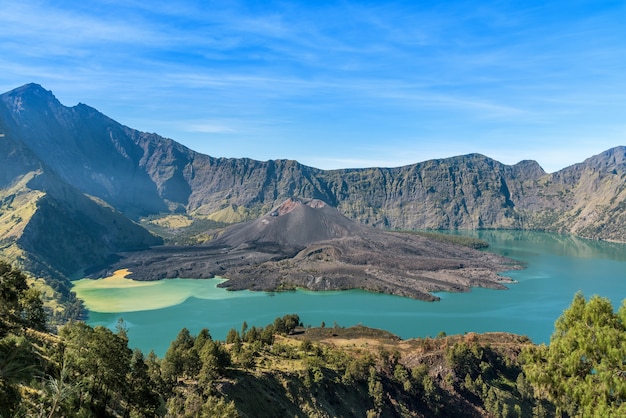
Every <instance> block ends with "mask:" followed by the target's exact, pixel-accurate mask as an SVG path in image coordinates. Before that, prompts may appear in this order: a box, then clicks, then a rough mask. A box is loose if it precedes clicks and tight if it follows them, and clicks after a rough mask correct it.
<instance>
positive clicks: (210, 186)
mask: <svg viewBox="0 0 626 418" xmlns="http://www.w3.org/2000/svg"><path fill="white" fill-rule="evenodd" d="M0 131H1V132H0V133H2V134H4V136H3V137H0V152H1V155H0V158H2V161H3V164H2V166H1V167H0V180H2V183H1V184H0V188H1V190H2V193H3V194H4V195H6V196H5V197H4V198H3V199H4V200H3V202H5V206H3V209H2V213H1V214H0V216H2V217H3V218H5V219H9V218H10V217H11V216H14V220H15V219H18V217H19V216H18V215H16V213H14V212H13V210H14V209H9V208H8V206H6V202H8V201H9V200H10V199H15V197H8V195H11V196H13V195H16V196H17V195H20V196H26V195H27V194H28V193H30V192H32V193H45V194H46V195H49V194H50V193H51V192H50V191H49V189H50V188H51V186H50V184H56V185H57V186H56V187H57V189H58V190H59V191H61V190H65V191H64V192H62V193H61V192H59V194H58V198H59V199H60V201H61V202H65V203H67V201H66V200H64V199H65V198H69V196H70V195H72V196H75V195H76V194H80V195H82V196H87V199H88V200H89V201H90V202H92V203H90V205H92V204H95V205H97V206H98V207H100V208H103V207H108V210H109V211H112V213H115V214H116V215H115V216H116V217H119V219H117V218H116V221H115V222H118V224H119V222H122V223H124V224H125V225H126V226H125V227H124V230H126V231H127V232H126V233H124V234H120V235H119V237H118V238H119V239H118V238H116V239H112V238H111V237H109V236H106V235H105V236H101V237H100V238H98V239H100V240H103V243H104V244H106V245H100V244H98V245H97V246H98V247H102V248H106V249H107V251H109V250H116V249H119V248H125V247H135V246H138V247H142V246H147V245H151V244H152V243H154V242H158V239H154V238H151V237H150V236H149V235H148V234H146V233H145V231H144V232H141V231H143V229H141V228H140V227H139V226H137V225H136V224H135V223H134V222H132V221H130V220H133V221H135V222H137V221H139V220H141V219H144V217H151V218H153V219H154V218H159V217H164V216H168V215H172V214H179V215H184V216H186V217H188V218H189V219H190V220H191V222H193V221H194V220H201V219H211V220H215V221H220V222H227V223H233V222H239V221H243V220H249V219H255V218H257V217H259V216H261V215H262V214H264V213H266V212H268V211H270V210H271V209H272V208H274V207H276V206H278V205H279V204H280V203H281V202H283V201H284V200H286V199H288V198H290V197H293V196H298V197H300V198H305V199H319V200H321V201H324V202H326V203H327V204H329V205H331V206H334V207H336V208H337V209H338V210H339V211H340V212H341V213H342V214H343V215H345V216H347V217H348V218H350V219H354V220H357V221H359V222H361V223H363V224H369V225H374V226H378V227H381V228H387V229H402V230H410V229H426V228H430V229H476V228H514V229H535V230H546V231H555V232H563V233H574V234H577V235H580V236H583V237H587V238H592V239H607V240H615V241H622V242H626V181H625V180H626V164H625V161H626V147H623V146H620V147H616V148H613V149H610V150H607V151H605V152H603V153H601V154H599V155H596V156H593V157H590V158H589V159H587V160H585V161H583V162H581V163H579V164H575V165H573V166H570V167H567V168H565V169H563V170H560V171H558V172H556V173H551V174H550V173H546V172H545V171H544V170H543V169H542V168H541V167H540V166H539V165H538V164H537V163H536V162H534V161H522V162H520V163H518V164H515V165H505V164H502V163H500V162H498V161H495V160H493V159H491V158H488V157H486V156H483V155H480V154H469V155H463V156H457V157H451V158H445V159H437V160H429V161H424V162H420V163H416V164H412V165H408V166H404V167H395V168H365V169H344V170H320V169H316V168H312V167H308V166H305V165H302V164H300V163H298V162H296V161H291V160H270V161H255V160H251V159H246V158H243V159H235V158H214V157H210V156H207V155H203V154H200V153H197V152H195V151H193V150H190V149H189V148H187V147H185V146H183V145H181V144H179V143H177V142H175V141H173V140H171V139H167V138H163V137H161V136H159V135H157V134H151V133H144V132H139V131H136V130H134V129H131V128H129V127H126V126H123V125H121V124H119V123H118V122H116V121H114V120H112V119H110V118H108V117H107V116H105V115H103V114H101V113H100V112H98V111H97V110H95V109H93V108H91V107H89V106H87V105H84V104H79V105H76V106H74V107H66V106H63V105H62V104H61V103H60V102H59V101H58V100H57V99H56V98H55V97H54V95H53V94H52V93H51V92H49V91H47V90H45V89H44V88H43V87H41V86H39V85H37V84H28V85H25V86H22V87H20V88H17V89H15V90H12V91H10V92H7V93H4V94H2V95H0ZM38 170H43V171H42V172H43V173H44V174H45V176H44V177H45V178H47V179H54V180H48V183H46V182H44V183H42V184H41V185H40V186H38V188H34V187H33V188H32V189H31V188H28V187H26V186H28V184H33V183H28V182H25V181H24V179H25V178H26V177H28V176H31V177H32V178H39V177H41V176H40V175H39V174H34V173H39V171H38ZM60 184H63V186H60ZM18 186H19V187H18ZM15 187H18V189H19V190H16V189H15ZM24 187H26V188H24ZM20 188H21V189H20ZM11 190H13V191H12V192H9V191H11ZM67 190H72V192H71V193H70V192H68V191H67ZM27 192H28V193H27ZM16 193H17V194H16ZM20 193H21V194H20ZM33 199H34V198H33ZM72 199H74V200H72ZM76 199H78V198H69V200H70V201H74V202H76V201H77V200H76ZM79 200H82V198H80V199H79ZM14 201H15V200H14ZM34 201H35V200H28V199H26V200H24V202H30V203H31V204H32V202H34ZM16 202H17V201H16ZM107 205H108V206H107ZM35 206H36V205H35ZM53 207H57V206H54V205H53ZM96 212H97V211H82V210H81V212H80V213H91V215H89V216H90V217H91V216H94V217H99V216H100V215H97V214H96ZM42 213H43V212H42ZM54 213H55V212H48V214H47V215H46V216H45V218H46V219H45V220H44V221H42V222H41V223H40V224H39V225H47V224H48V223H50V222H51V220H50V219H51V218H50V217H54V216H57V217H58V216H59V214H60V213H62V212H56V214H54ZM107 213H108V212H107ZM38 216H44V215H38ZM62 217H63V218H64V219H65V221H66V222H71V223H72V225H73V228H78V229H77V230H82V231H87V232H85V234H82V236H87V235H90V234H93V233H94V232H95V231H96V230H98V229H97V228H96V229H90V228H86V229H85V228H84V227H83V226H82V225H83V224H84V222H83V221H84V220H81V219H80V218H72V217H71V216H67V215H63V216H62ZM122 218H124V219H125V220H124V221H122ZM29 219H30V218H28V219H26V218H24V217H23V216H22V217H21V221H22V224H20V225H21V226H20V227H19V228H17V229H16V228H14V227H12V228H13V229H11V230H12V231H13V232H12V233H8V232H5V233H3V234H4V235H2V234H0V235H2V236H4V240H5V241H4V242H5V244H6V245H8V244H11V243H13V244H14V243H15V242H17V238H16V237H17V235H15V231H18V230H21V231H22V232H21V234H22V235H20V237H22V236H23V235H24V233H27V234H26V235H28V236H24V237H23V238H19V239H22V242H31V243H34V242H38V241H39V240H40V236H41V234H43V233H44V232H42V231H40V232H38V233H37V234H35V233H34V231H38V229H37V228H34V226H33V225H35V223H33V224H32V225H31V226H29V225H30V221H29ZM98 222H101V221H97V222H96V223H98ZM106 222H109V221H106ZM9 223H10V222H9ZM77 225H78V226H77ZM107 225H108V224H107ZM22 227H23V228H22ZM20 228H22V229H20ZM81 228H82V229H81ZM127 228H130V229H127ZM105 229H107V228H105ZM7 230H8V228H7ZM131 230H132V231H138V232H136V233H135V232H128V231H131ZM24 231H25V232H24ZM59 231H61V230H59ZM88 231H90V232H88ZM46 233H47V232H46ZM11 234H13V235H11ZM18 235H19V234H18ZM97 235H100V233H97ZM124 236H127V237H130V236H134V237H143V238H142V239H139V240H138V241H137V242H136V243H135V244H141V245H127V244H126V243H124V242H123V241H124V239H125V238H123V237H124ZM57 239H61V237H57ZM96 241H97V240H96ZM112 243H116V244H115V245H113V244H112ZM118 244H119V245H118ZM51 245H52V244H51ZM94 245H95V244H94ZM94 245H91V244H90V245H85V246H77V245H74V244H68V246H67V248H68V251H71V252H74V253H76V252H79V251H85V250H86V249H93V248H94ZM61 247H63V246H61ZM35 250H36V249H34V248H33V249H31V250H29V251H35ZM36 251H37V252H40V251H41V249H39V250H36ZM50 257H52V258H54V260H52V259H49V260H48V261H47V263H49V264H50V265H53V266H56V264H57V263H58V260H56V257H57V255H55V256H52V255H51V256H50ZM99 258H102V257H99ZM91 261H93V260H90V261H89V263H90V262H91ZM69 264H71V266H73V267H74V268H75V270H76V271H77V270H80V269H81V268H85V267H88V266H89V265H88V260H75V261H74V262H72V263H68V266H65V267H64V268H63V269H62V270H63V271H69V269H70V265H69Z"/></svg>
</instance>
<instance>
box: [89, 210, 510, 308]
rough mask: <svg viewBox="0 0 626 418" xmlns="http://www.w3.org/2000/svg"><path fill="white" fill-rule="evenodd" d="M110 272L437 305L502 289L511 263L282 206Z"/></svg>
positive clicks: (127, 258) (139, 255)
mask: <svg viewBox="0 0 626 418" xmlns="http://www.w3.org/2000/svg"><path fill="white" fill-rule="evenodd" d="M123 256H124V257H123V258H122V259H121V260H120V261H119V262H117V263H115V264H114V265H112V266H111V267H110V269H109V270H108V271H100V272H98V273H97V274H96V276H102V275H108V274H109V273H110V272H111V271H114V270H118V269H129V270H130V271H131V272H132V274H131V275H130V277H131V278H133V279H138V280H156V279H161V278H166V277H170V278H171V277H184V278H211V277H214V276H223V277H226V278H228V279H229V280H228V281H227V282H225V283H222V284H221V286H224V287H227V288H229V289H232V290H241V289H251V290H265V291H274V290H286V289H294V288H296V287H304V288H307V289H311V290H338V289H355V288H360V289H366V290H371V291H376V292H383V293H390V294H395V295H401V296H408V297H412V298H416V299H423V300H436V299H437V298H436V297H435V296H433V295H432V294H431V292H437V291H456V292H459V291H461V292H462V291H468V290H469V289H470V287H488V288H494V289H504V288H505V287H504V285H503V283H507V282H510V280H509V279H507V278H505V277H502V276H499V275H498V272H502V271H504V270H511V269H515V268H519V266H518V265H516V264H515V262H513V260H510V259H507V258H505V257H500V256H497V255H495V254H491V253H486V252H481V251H477V250H474V249H471V248H468V247H463V246H460V245H456V244H451V243H449V242H441V241H437V240H433V239H432V238H426V237H423V236H420V235H414V234H407V233H399V232H386V231H383V230H381V229H379V228H375V227H372V226H367V225H362V224H359V223H358V222H356V221H353V220H350V219H348V218H346V217H345V216H343V215H342V214H340V213H339V212H338V211H337V210H336V209H335V208H332V207H330V206H328V205H327V204H325V203H324V202H322V201H321V200H317V199H306V200H302V199H294V198H292V199H288V200H286V201H285V202H283V203H282V204H281V205H280V206H278V207H277V208H275V209H273V210H272V211H270V212H269V213H267V214H266V215H264V216H262V217H261V218H259V219H256V220H252V221H248V222H243V223H240V224H236V225H233V226H231V227H229V228H226V229H225V230H224V231H222V232H221V233H220V234H219V236H218V237H216V238H215V239H213V240H211V241H209V242H208V243H207V244H205V245H201V246H188V247H156V248H153V249H150V250H145V251H134V252H130V253H124V254H123Z"/></svg>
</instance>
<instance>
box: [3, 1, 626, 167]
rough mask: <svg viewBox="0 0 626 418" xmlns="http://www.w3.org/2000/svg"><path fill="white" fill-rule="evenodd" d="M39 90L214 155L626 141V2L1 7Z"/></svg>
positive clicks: (531, 150)
mask: <svg viewBox="0 0 626 418" xmlns="http://www.w3.org/2000/svg"><path fill="white" fill-rule="evenodd" d="M0 10H2V12H1V13H0V90H1V91H2V92H5V91H8V90H11V89H13V88H15V87H18V86H20V85H22V84H26V83H29V82H36V83H39V84H41V85H42V86H44V87H45V88H46V89H49V90H52V91H53V93H54V94H55V95H56V97H57V98H58V99H59V100H60V101H61V102H62V103H63V104H65V105H67V106H73V105H75V104H77V103H79V102H82V103H86V104H88V105H90V106H93V107H95V108H96V109H98V110H100V111H101V112H103V113H104V114H106V115H108V116H110V117H112V118H113V119H115V120H117V121H119V122H121V123H123V124H125V125H128V126H130V127H132V128H136V129H139V130H142V131H148V132H156V133H159V134H161V135H163V136H166V137H169V138H172V139H174V140H176V141H178V142H181V143H183V144H185V145H186V146H188V147H190V148H192V149H194V150H196V151H199V152H202V153H205V154H209V155H212V156H215V157H250V158H254V159H258V160H268V159H277V158H288V159H295V160H298V161H300V162H302V163H304V164H307V165H310V166H314V167H319V168H324V169H333V168H347V167H370V166H385V167H391V166H401V165H406V164H411V163H415V162H420V161H424V160H428V159H431V158H442V157H451V156H455V155H461V154H467V153H472V152H478V153H482V154H485V155H487V156H489V157H492V158H495V159H497V160H499V161H502V162H504V163H507V164H514V163H516V162H518V161H520V160H523V159H534V160H536V161H538V162H539V163H540V164H541V165H542V167H544V169H546V170H547V171H550V172H552V171H556V170H559V169H561V168H563V167H565V166H568V165H570V164H573V163H576V162H580V161H582V160H583V159H585V158H587V157H589V156H591V155H594V154H597V153H599V152H601V151H604V150H606V149H608V148H611V147H613V146H617V145H623V144H626V24H624V22H626V2H625V1H602V0H598V1H576V0H570V1H552V2H550V1H547V2H546V1H537V2H535V1H488V0H486V1H481V2H475V1H396V2H394V1H350V0H346V1H323V0H320V1H280V2H279V1H276V2H274V1H248V2H245V1H241V2H238V1H230V0H229V1H192V0H185V1H149V2H148V1H134V0H124V1H116V0H110V1H90V0H83V1H80V2H76V1H33V0H20V1H19V2H18V1H6V0H0Z"/></svg>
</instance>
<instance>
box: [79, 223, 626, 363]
mask: <svg viewBox="0 0 626 418" xmlns="http://www.w3.org/2000/svg"><path fill="white" fill-rule="evenodd" d="M463 234H465V235H470V236H474V237H477V238H481V239H484V240H485V241H488V242H489V244H490V248H489V251H493V252H496V253H498V254H502V255H505V256H508V257H511V258H513V259H516V260H519V261H521V262H523V263H524V264H525V266H526V269H524V270H516V271H510V272H505V273H503V274H504V275H506V276H509V277H511V278H513V279H514V280H516V281H517V283H516V284H512V285H509V288H510V290H491V289H472V291H471V292H469V293H439V294H438V296H440V297H441V301H439V302H423V301H418V300H413V299H408V298H402V297H398V296H390V295H383V294H375V293H369V292H365V291H361V290H350V291H332V292H312V291H306V290H297V291H293V292H285V293H259V292H250V291H239V292H230V291H226V290H224V289H221V288H218V287H217V284H218V283H219V280H217V279H211V280H188V279H187V280H186V279H169V280H163V281H159V282H148V283H141V282H131V284H132V285H131V286H125V285H124V284H119V283H118V284H117V285H116V284H115V283H114V282H111V283H110V285H106V286H102V285H100V286H90V284H93V281H90V280H87V281H85V280H81V281H78V282H75V284H76V286H75V289H76V290H79V289H80V287H81V286H83V289H82V290H80V291H78V292H77V293H78V295H79V297H81V299H83V300H84V301H85V303H86V305H87V307H88V309H89V319H88V321H87V323H89V324H90V325H92V326H96V325H103V326H106V327H109V328H112V329H113V328H115V325H116V323H117V321H118V319H119V318H123V319H124V321H125V322H126V325H127V326H128V336H129V339H130V346H131V347H138V348H140V349H142V350H143V351H144V352H148V351H150V350H154V351H155V353H157V354H158V355H160V356H162V355H163V354H164V353H165V351H166V350H167V348H168V346H169V344H170V342H171V341H172V340H173V339H174V338H175V337H176V335H177V334H178V332H179V331H180V329H181V328H183V327H186V328H188V329H189V330H190V331H191V332H192V333H197V332H198V331H200V329H202V328H205V327H206V328H208V329H209V330H210V332H211V334H212V336H213V337H214V338H218V339H223V338H225V336H226V333H227V332H228V330H229V329H231V328H235V329H240V327H241V324H242V323H243V322H244V321H246V322H247V323H248V325H249V326H252V325H256V326H264V325H267V324H268V323H271V322H272V321H273V320H274V318H276V317H277V316H282V315H285V314H289V313H297V314H298V315H300V318H301V320H302V321H303V322H304V323H305V324H311V325H313V326H317V325H320V324H321V323H322V322H325V323H326V326H333V325H334V324H335V323H336V324H339V325H340V326H351V325H356V324H362V325H366V326H370V327H375V328H383V329H386V330H389V331H391V332H393V333H395V334H397V335H399V336H400V337H402V338H413V337H426V336H431V337H433V336H435V335H437V334H438V333H439V332H441V331H444V332H446V333H447V334H457V333H464V332H489V331H506V332H513V333H517V334H522V335H527V336H529V337H530V338H531V339H532V340H533V341H534V342H537V343H541V342H546V343H547V342H548V341H549V338H550V335H551V334H552V331H553V327H554V321H555V320H556V319H557V317H558V316H559V315H560V314H561V313H562V312H563V310H564V309H565V308H566V307H567V306H568V305H569V304H570V303H571V301H572V298H573V297H574V294H575V293H576V292H578V291H582V292H583V293H584V294H585V296H587V297H589V296H591V295H593V294H599V295H601V296H606V297H608V298H609V299H611V301H612V302H613V305H614V307H615V308H617V307H618V306H619V305H620V304H621V303H622V300H623V299H624V298H626V245H624V244H616V243H610V242H601V241H600V242H598V241H588V240H584V239H580V238H576V237H573V236H569V235H556V234H547V233H540V232H527V231H471V232H463ZM90 282H91V283H90ZM126 282H129V281H128V280H126Z"/></svg>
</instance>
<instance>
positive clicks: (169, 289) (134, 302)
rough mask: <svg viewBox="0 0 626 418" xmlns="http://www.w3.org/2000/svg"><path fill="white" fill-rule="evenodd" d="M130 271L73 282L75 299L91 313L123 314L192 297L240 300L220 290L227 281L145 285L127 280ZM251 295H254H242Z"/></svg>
mask: <svg viewBox="0 0 626 418" xmlns="http://www.w3.org/2000/svg"><path fill="white" fill-rule="evenodd" d="M128 274H129V272H128V270H118V271H116V272H115V273H114V274H113V276H110V277H106V278H104V279H97V280H93V279H81V280H76V281H74V282H72V284H73V288H72V290H73V291H74V292H76V297H78V298H79V299H80V300H82V301H83V303H84V304H85V307H86V308H87V309H88V310H89V311H90V312H102V313H120V312H138V311H148V310H155V309H163V308H167V307H170V306H176V305H179V304H181V303H183V302H184V301H186V300H187V299H189V298H190V297H192V296H193V297H195V298H198V299H205V300H218V299H219V300H222V299H227V298H232V297H241V296H243V295H242V294H239V295H235V294H233V292H230V291H228V290H225V289H222V288H219V287H217V285H218V284H220V283H222V282H224V281H225V279H220V278H215V279H202V280H201V279H165V280H159V281H150V282H142V281H136V280H131V279H128V278H126V276H127V275H128ZM243 293H246V296H250V294H251V293H252V292H243Z"/></svg>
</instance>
